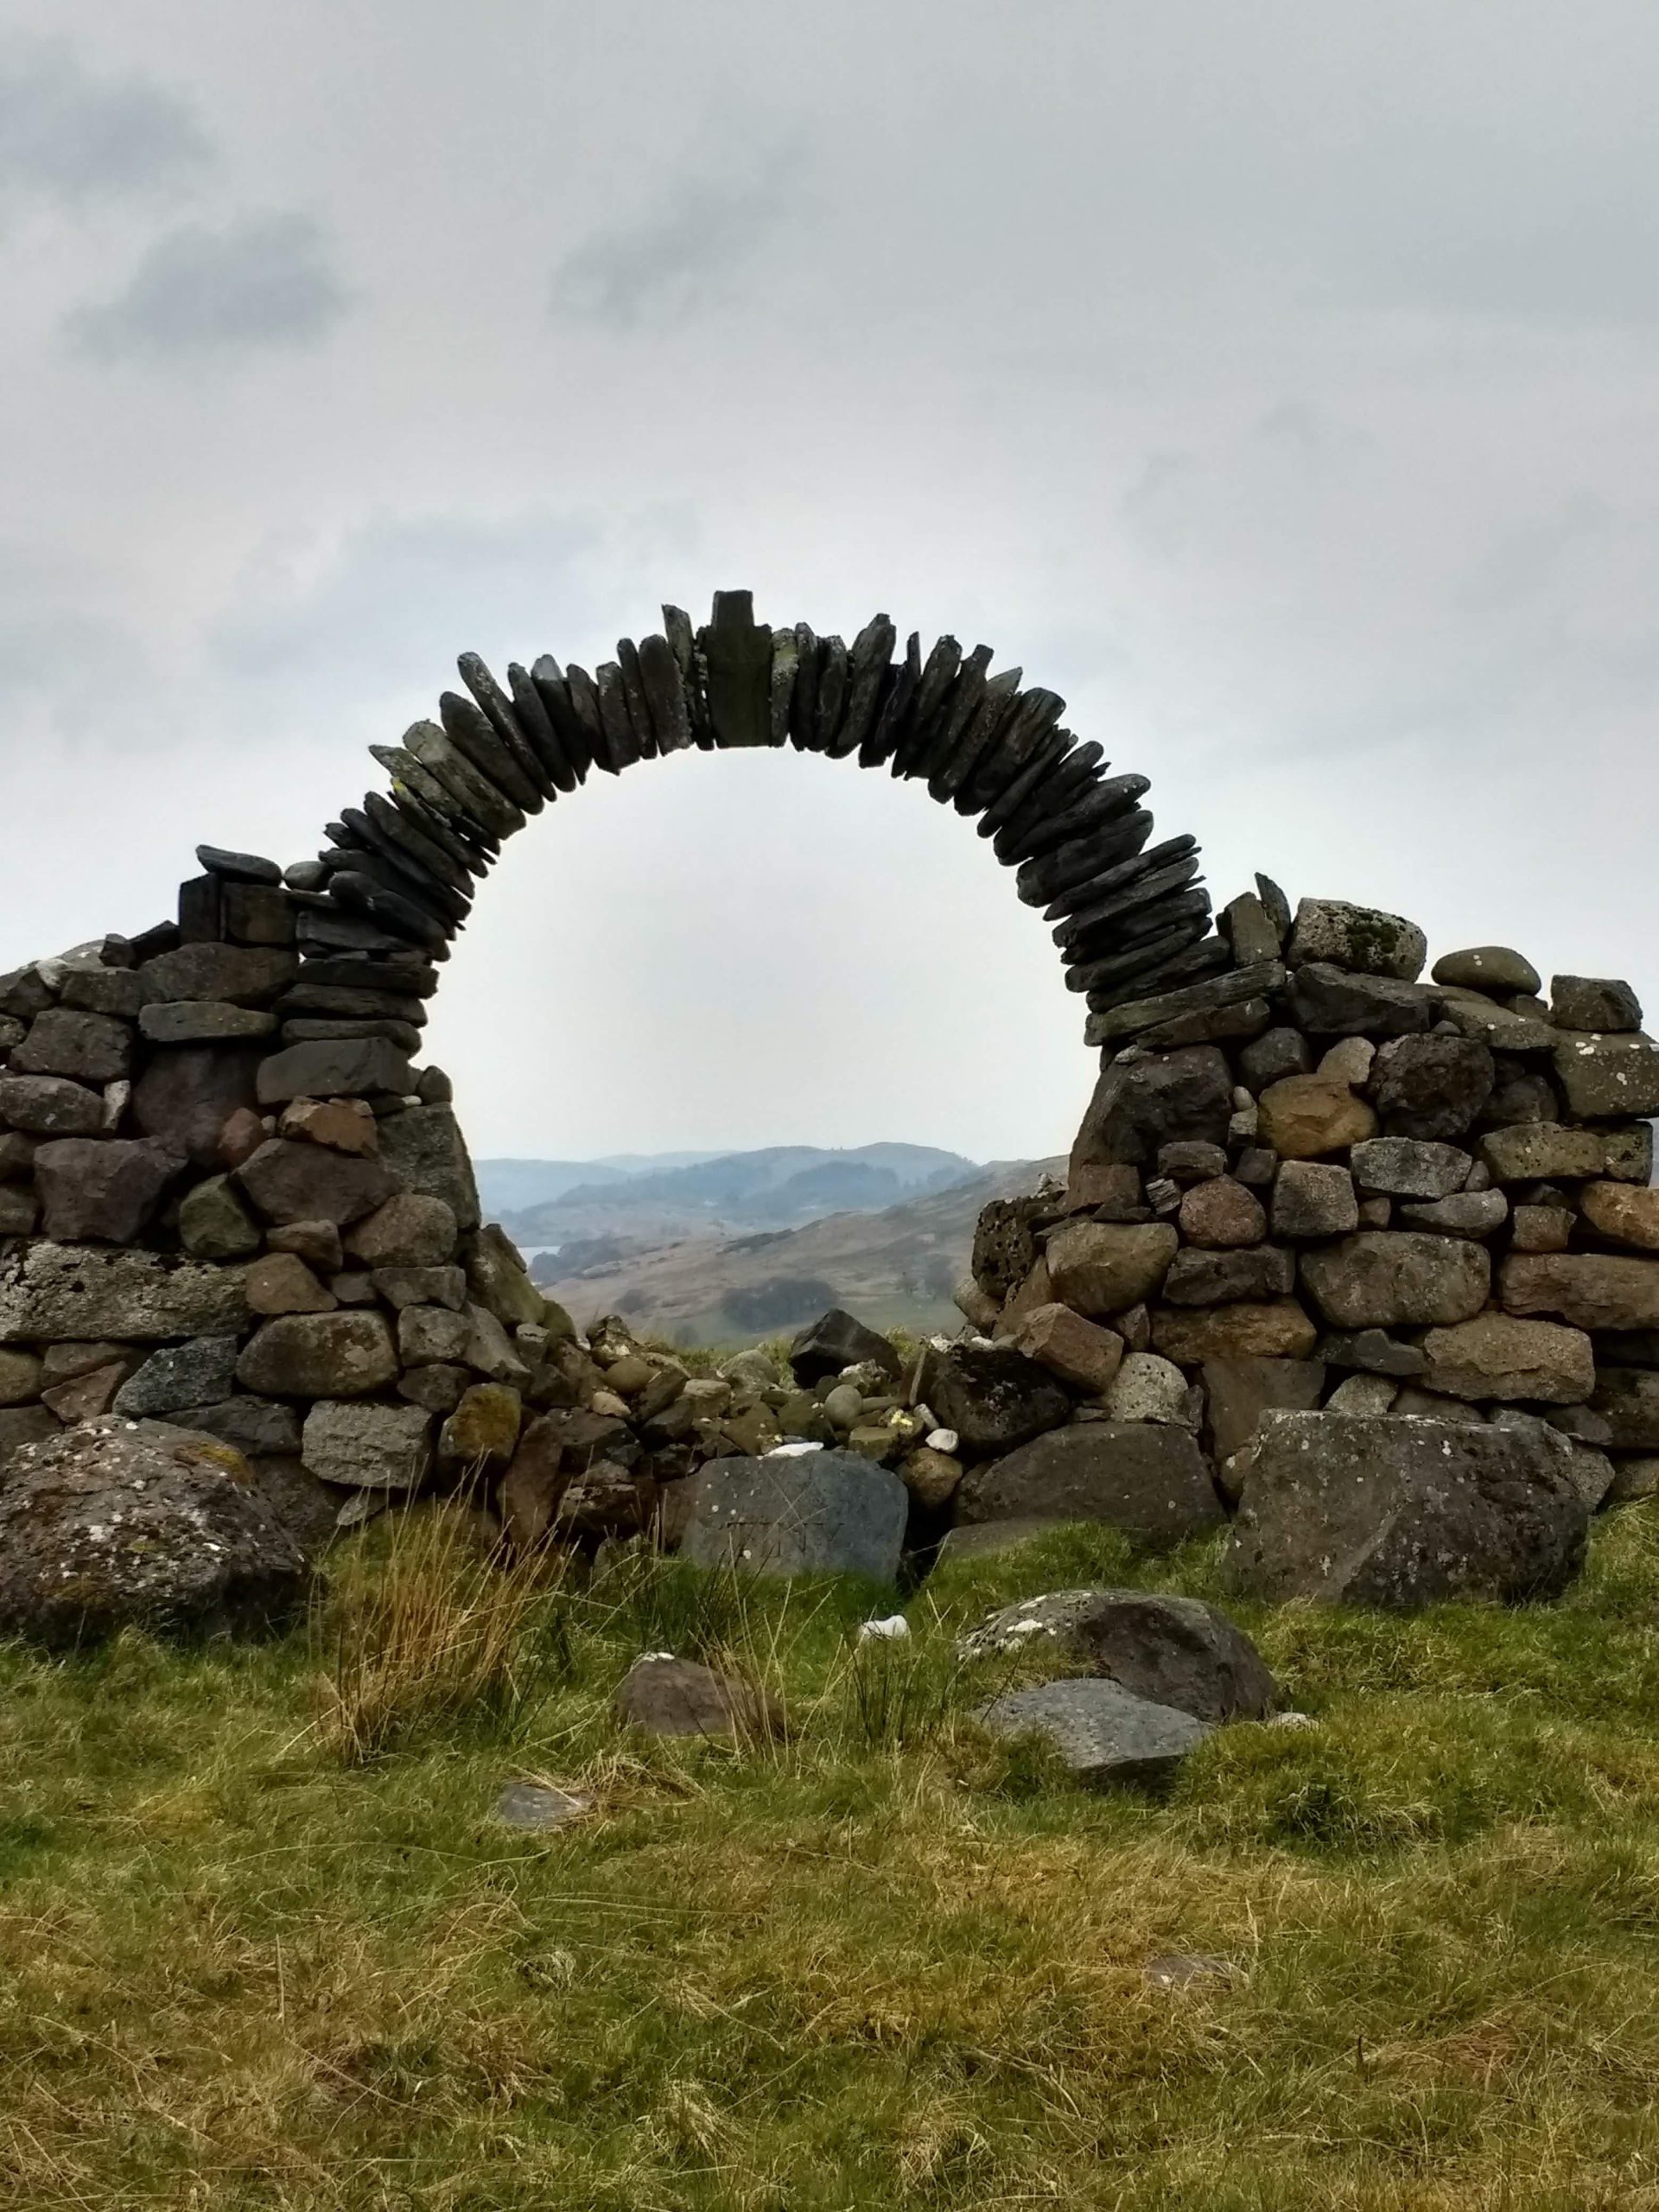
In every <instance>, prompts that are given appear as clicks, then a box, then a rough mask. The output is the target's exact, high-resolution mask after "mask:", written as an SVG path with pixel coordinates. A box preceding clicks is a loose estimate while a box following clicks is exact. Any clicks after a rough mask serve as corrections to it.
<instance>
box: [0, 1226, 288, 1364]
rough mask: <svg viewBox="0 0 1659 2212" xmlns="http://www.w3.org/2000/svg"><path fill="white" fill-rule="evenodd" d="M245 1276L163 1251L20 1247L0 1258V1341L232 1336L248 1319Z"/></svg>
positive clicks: (121, 1340)
mask: <svg viewBox="0 0 1659 2212" xmlns="http://www.w3.org/2000/svg"><path fill="white" fill-rule="evenodd" d="M244 1277H245V1269H244V1268H238V1267H212V1266H203V1265H201V1264H200V1263H199V1262H196V1261H194V1260H179V1259H175V1258H174V1257H172V1256H171V1255H168V1254H166V1253H162V1252H129V1251H121V1250H119V1249H111V1248H110V1247H107V1246H99V1245H76V1244H50V1243H37V1244H30V1245H27V1246H25V1247H24V1248H23V1249H22V1250H21V1251H18V1252H16V1253H14V1254H13V1255H11V1256H10V1258H9V1259H6V1260H4V1261H0V1344H54V1343H58V1342H60V1341H63V1340H65V1339H68V1340H71V1341H75V1340H84V1339H86V1338H92V1337H107V1338H111V1339H112V1340H113V1341H115V1342H117V1343H120V1344H144V1343H151V1342H154V1341H156V1339H158V1338H169V1337H200V1336H217V1335H220V1334H224V1333H227V1332H228V1333H233V1332H236V1331H238V1330H239V1329H242V1328H245V1327H246V1325H247V1323H248V1319H249V1315H248V1303H247V1298H246V1294H245V1289H244Z"/></svg>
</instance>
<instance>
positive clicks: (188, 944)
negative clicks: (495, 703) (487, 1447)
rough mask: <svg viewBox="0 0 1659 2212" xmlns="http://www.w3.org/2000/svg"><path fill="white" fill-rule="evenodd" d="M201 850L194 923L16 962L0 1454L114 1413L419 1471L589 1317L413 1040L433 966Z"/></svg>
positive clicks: (4, 1120) (5, 987)
mask: <svg viewBox="0 0 1659 2212" xmlns="http://www.w3.org/2000/svg"><path fill="white" fill-rule="evenodd" d="M201 857H202V859H203V861H204V863H205V867H204V873H203V874H202V875H201V877H200V878H199V879H197V880H194V882H192V883H189V884H187V885H186V886H185V887H184V888H183V890H182V892H181V897H180V908H179V912H180V919H179V922H178V923H177V924H167V925H162V926H161V927H159V928H157V929H156V930H154V931H150V932H149V934H148V936H147V937H145V938H141V939H137V940H131V941H130V940H127V939H124V938H105V940H103V941H102V943H100V944H97V945H88V946H84V947H81V948H79V949H78V950H76V951H74V952H73V953H70V954H68V955H67V956H66V957H62V958H60V959H53V960H45V961H41V962H39V963H35V964H34V965H32V966H30V967H28V968H24V969H18V970H16V972H14V973H13V974H10V975H9V976H3V977H0V1232H3V1244H0V1464H3V1461H4V1459H6V1458H7V1457H9V1456H10V1453H11V1452H14V1451H15V1450H16V1448H17V1447H18V1446H20V1445H21V1444H23V1443H26V1442H31V1441H35V1440H40V1439H42V1438H45V1437H47V1436H49V1435H51V1434H52V1433H55V1430H56V1429H57V1427H59V1426H60V1425H62V1424H67V1423H73V1422H76V1421H85V1420H88V1419H91V1418H93V1417H96V1416H98V1415H99V1414H106V1413H115V1414H129V1415H130V1416H132V1417H134V1418H135V1419H137V1418H160V1419H164V1420H168V1421H175V1422H177V1423H180V1424H181V1425H183V1426H185V1427H190V1428H193V1429H199V1430H201V1431H204V1432H206V1433H208V1434H211V1435H213V1436H216V1437H218V1438H219V1439H221V1440H223V1441H224V1442H226V1443H227V1444H232V1445H234V1446H237V1447H238V1448H239V1449H240V1450H241V1451H242V1452H244V1453H245V1455H246V1456H247V1457H249V1458H250V1459H252V1460H254V1461H256V1462H258V1461H271V1462H283V1463H289V1464H301V1463H302V1465H304V1467H305V1468H306V1469H307V1470H308V1471H310V1472H312V1473H314V1474H315V1475H318V1476H320V1477H327V1478H331V1479H333V1480H334V1481H336V1482H346V1483H348V1484H350V1485H351V1486H352V1487H353V1488H359V1487H366V1488H368V1489H370V1490H372V1491H385V1490H392V1489H400V1490H401V1489H407V1488H410V1487H413V1486H414V1485H415V1484H418V1483H420V1482H421V1481H423V1479H425V1478H426V1477H427V1476H428V1474H429V1472H430V1471H433V1470H434V1468H435V1467H437V1466H441V1465H443V1464H444V1463H445V1462H446V1459H448V1460H453V1459H454V1454H455V1452H456V1450H457V1449H458V1448H460V1447H459V1445H458V1442H457V1429H458V1427H459V1428H461V1429H464V1427H465V1426H466V1423H467V1420H468V1418H469V1416H470V1415H471V1414H473V1413H474V1411H475V1409H476V1408H475V1402H474V1401H473V1400H471V1399H469V1395H468V1394H469V1393H471V1392H473V1391H474V1390H475V1389H478V1388H479V1387H480V1386H482V1385H487V1384H490V1383H497V1384H500V1383H507V1384H514V1383H519V1382H523V1383H528V1382H529V1381H530V1379H531V1366H530V1365H529V1364H527V1363H529V1362H532V1361H535V1360H536V1359H537V1358H539V1357H541V1356H543V1355H544V1354H545V1355H548V1356H551V1355H552V1353H553V1351H554V1350H555V1348H556V1345H557V1344H559V1343H561V1342H563V1341H564V1340H567V1339H568V1338H569V1337H570V1335H571V1333H572V1332H571V1331H570V1329H569V1323H568V1322H567V1321H566V1320H565V1319H564V1318H563V1315H562V1314H560V1313H559V1312H558V1309H557V1308H556V1307H553V1308H550V1307H549V1306H547V1303H546V1301H545V1300H543V1299H542V1298H541V1297H540V1296H539V1294H537V1293H536V1292H535V1291H533V1290H532V1289H531V1286H530V1283H529V1281H528V1279H527V1277H526V1276H525V1274H524V1270H523V1268H522V1266H521V1265H520V1264H519V1262H518V1256H517V1255H516V1254H514V1253H513V1252H512V1249H511V1247H509V1246H507V1245H506V1243H505V1239H503V1238H501V1237H500V1236H499V1232H496V1231H492V1230H486V1229H483V1228H481V1227H480V1219H479V1207H478V1195H477V1192H476V1189H475V1187H474V1181H473V1175H472V1168H471V1165H470V1162H469V1160H468V1159H467V1148H466V1144H465V1141H464V1140H463V1138H462V1136H461V1131H460V1128H459V1127H458V1126H457V1124H456V1122H455V1118H454V1112H453V1110H452V1108H451V1106H450V1103H449V1085H448V1082H447V1080H446V1079H445V1078H444V1077H442V1074H441V1073H439V1072H438V1071H436V1070H428V1071H425V1072H419V1071H416V1068H415V1067H414V1066H413V1065H411V1060H410V1054H411V1052H414V1051H415V1050H416V1048H417V1046H418V1043H419V1038H420V1032H421V1029H422V1027H423V1026H424V1024H425V1020H426V1001H427V999H428V998H429V995H430V993H431V991H432V989H433V988H434V985H435V970H434V969H433V968H432V967H431V965H430V964H429V963H427V962H426V961H425V960H423V958H422V957H420V956H419V955H418V953H416V952H415V951H413V950H410V949H409V948H404V949H401V950H391V949H389V948H386V947H384V946H383V947H381V948H380V949H379V956H378V965H377V967H376V969H374V970H373V971H372V976H371V974H370V972H369V971H368V970H367V969H366V968H365V965H364V963H360V962H359V963H353V961H352V960H351V959H350V958H349V957H343V956H342V948H341V947H340V945H339V944H337V943H336V942H334V935H333V934H330V933H328V932H327V931H325V934H324V936H323V938H321V940H320V939H319V938H318V936H317V934H316V922H317V919H318V916H317V912H316V910H315V908H314V907H311V906H308V905H307V904H306V903H305V901H304V899H303V898H302V896H300V895H296V892H295V891H294V889H293V888H292V887H289V886H288V885H286V884H284V883H283V880H282V878H281V875H280V873H279V871H278V870H277V868H276V866H275V865H274V864H273V863H270V862H267V861H260V860H257V859H256V858H254V857H252V856H251V855H233V854H226V853H219V852H214V851H213V850H211V849H207V848H204V849H202V855H201ZM322 919H323V920H324V921H325V923H326V921H327V917H326V916H324V917H322ZM394 981H395V982H396V984H397V989H396V991H395V992H394V991H393V990H391V988H389V985H390V984H391V982H394ZM515 1331H516V1332H517V1334H516V1336H515V1335H514V1334H513V1333H512V1332H515Z"/></svg>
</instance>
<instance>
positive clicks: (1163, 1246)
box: [1044, 1221, 1180, 1315]
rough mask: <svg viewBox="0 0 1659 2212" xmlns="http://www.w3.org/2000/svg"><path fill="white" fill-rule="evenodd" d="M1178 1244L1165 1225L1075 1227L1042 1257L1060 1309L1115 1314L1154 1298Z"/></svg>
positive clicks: (1066, 1228) (1057, 1236) (1061, 1233)
mask: <svg viewBox="0 0 1659 2212" xmlns="http://www.w3.org/2000/svg"><path fill="white" fill-rule="evenodd" d="M1179 1243H1180V1239H1179V1236H1177V1234H1176V1232H1175V1230H1173V1228H1171V1227H1170V1225H1169V1224H1168V1223H1166V1222H1157V1221H1154V1222H1141V1223H1127V1222H1106V1221H1071V1222H1067V1223H1065V1224H1064V1225H1063V1226H1062V1227H1060V1228H1058V1229H1057V1230H1055V1231H1054V1232H1053V1234H1052V1236H1050V1237H1049V1240H1048V1243H1047V1245H1046V1249H1045V1253H1044V1256H1045V1258H1046V1260H1047V1262H1048V1274H1049V1281H1050V1282H1051V1284H1052V1287H1053V1291H1054V1295H1055V1297H1056V1299H1058V1300H1059V1301H1060V1302H1061V1303H1062V1304H1064V1305H1066V1306H1071V1307H1072V1308H1073V1310H1074V1311H1075V1312H1077V1313H1084V1314H1091V1315H1092V1314H1101V1313H1120V1312H1122V1309H1123V1308H1124V1307H1126V1306H1135V1305H1138V1304H1140V1302H1141V1300H1143V1299H1147V1298H1149V1297H1151V1296H1153V1295H1154V1294H1155V1292H1156V1291H1157V1289H1158V1287H1159V1285H1160V1283H1161V1282H1162V1281H1163V1279H1164V1276H1165V1274H1166V1272H1167V1271H1168V1268H1169V1263H1170V1262H1171V1261H1172V1260H1173V1258H1174V1256H1175V1254H1176V1251H1177V1249H1179Z"/></svg>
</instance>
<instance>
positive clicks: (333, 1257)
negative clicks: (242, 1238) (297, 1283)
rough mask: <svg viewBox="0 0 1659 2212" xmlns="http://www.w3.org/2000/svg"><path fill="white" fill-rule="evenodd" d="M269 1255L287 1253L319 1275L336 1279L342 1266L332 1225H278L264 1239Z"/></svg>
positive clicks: (336, 1230) (341, 1249)
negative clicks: (268, 1248) (269, 1251)
mask: <svg viewBox="0 0 1659 2212" xmlns="http://www.w3.org/2000/svg"><path fill="white" fill-rule="evenodd" d="M265 1242H266V1243H267V1244H268V1245H269V1246H270V1249H271V1250H272V1251H273V1252H291V1253H293V1254H294V1255H295V1257H296V1259H301V1260H303V1261H304V1262H305V1264H306V1266H307V1267H308V1268H312V1269H314V1270H315V1273H316V1274H320V1275H337V1274H339V1273H340V1269H341V1268H343V1267H344V1266H345V1264H346V1254H345V1249H344V1247H343V1246H342V1245H341V1243H340V1230H339V1228H338V1226H337V1224H335V1223H334V1222H332V1221H289V1222H279V1223H278V1224H277V1225H276V1226H275V1227H274V1228H272V1230H270V1233H269V1235H268V1236H266V1238H265Z"/></svg>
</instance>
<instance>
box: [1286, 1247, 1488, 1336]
mask: <svg viewBox="0 0 1659 2212" xmlns="http://www.w3.org/2000/svg"><path fill="white" fill-rule="evenodd" d="M1302 1282H1303V1286H1304V1287H1305V1288H1306V1290H1307V1291H1308V1292H1309V1294H1311V1295H1312V1297H1313V1300H1314V1303H1315V1304H1316V1305H1317V1306H1319V1311H1320V1312H1321V1313H1323V1314H1324V1315H1325V1319H1326V1320H1328V1321H1332V1322H1334V1323H1335V1325H1337V1326H1338V1328H1340V1329H1367V1328H1382V1329H1389V1328H1400V1327H1405V1328H1421V1327H1449V1326H1450V1325H1452V1323H1453V1322H1457V1321H1469V1320H1472V1319H1474V1317H1475V1315H1476V1314H1477V1313H1479V1311H1480V1309H1481V1307H1482V1306H1484V1304H1485V1303H1486V1295H1487V1293H1488V1291H1489V1290H1490V1288H1491V1259H1490V1258H1489V1256H1488V1255H1487V1253H1486V1250H1485V1248H1484V1246H1483V1245H1480V1244H1472V1243H1465V1242H1463V1241H1461V1240H1454V1239H1452V1238H1451V1237H1445V1236H1424V1235H1421V1234H1420V1233H1418V1232H1417V1231H1415V1230H1391V1229H1380V1230H1367V1229H1362V1230H1359V1231H1357V1234H1356V1235H1354V1236H1345V1237H1344V1239H1343V1240H1342V1242H1341V1243H1339V1244H1335V1245H1331V1246H1327V1247H1325V1248H1324V1249H1319V1250H1317V1251H1310V1252H1305V1253H1304V1254H1303V1255H1302Z"/></svg>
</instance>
